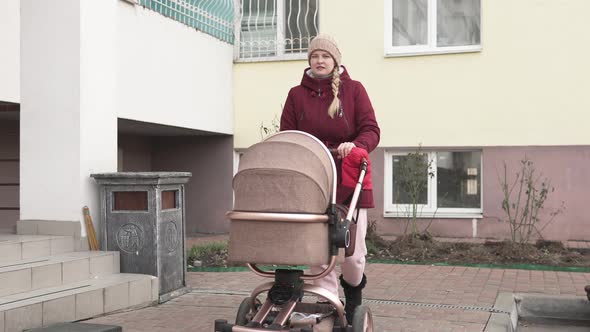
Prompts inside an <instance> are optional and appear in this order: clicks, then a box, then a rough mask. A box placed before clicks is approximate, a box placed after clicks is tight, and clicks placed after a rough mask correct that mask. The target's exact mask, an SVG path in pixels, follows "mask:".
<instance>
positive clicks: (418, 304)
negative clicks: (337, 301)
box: [191, 289, 511, 315]
mask: <svg viewBox="0 0 590 332" xmlns="http://www.w3.org/2000/svg"><path fill="white" fill-rule="evenodd" d="M191 293H193V294H210V295H214V294H218V295H243V296H249V295H250V293H249V292H244V291H229V290H222V289H193V290H192V291H191ZM343 300H344V299H343ZM363 303H374V304H390V305H405V306H413V307H425V308H444V309H456V310H469V311H484V312H491V313H499V314H507V315H510V314H511V313H510V312H509V311H505V310H499V309H495V308H490V307H478V306H469V305H455V304H439V303H424V302H406V301H395V300H381V299H363Z"/></svg>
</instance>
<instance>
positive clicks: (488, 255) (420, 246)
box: [188, 232, 590, 268]
mask: <svg viewBox="0 0 590 332" xmlns="http://www.w3.org/2000/svg"><path fill="white" fill-rule="evenodd" d="M367 248H368V254H367V258H368V259H369V260H383V261H395V262H407V263H417V264H420V263H424V264H434V263H447V264H451V265H468V264H490V265H515V264H527V265H528V264H533V265H544V266H552V267H585V268H588V267H590V250H588V249H569V248H565V247H564V245H563V244H562V243H561V242H557V241H544V240H539V241H537V242H536V243H527V244H518V243H513V242H511V241H488V242H485V243H465V242H442V241H437V240H436V239H434V238H433V237H432V236H430V235H429V234H427V233H426V234H420V235H417V236H411V235H406V236H400V237H398V238H397V239H395V240H393V241H387V240H384V239H383V238H381V237H379V236H378V235H375V234H374V233H372V232H369V234H368V235H367ZM188 263H189V265H191V266H202V267H228V266H242V265H241V264H240V265H232V264H228V263H227V248H220V249H217V250H206V251H205V252H204V253H202V254H201V255H200V256H198V257H189V261H188Z"/></svg>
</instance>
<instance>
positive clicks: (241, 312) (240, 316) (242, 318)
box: [235, 297, 259, 326]
mask: <svg viewBox="0 0 590 332" xmlns="http://www.w3.org/2000/svg"><path fill="white" fill-rule="evenodd" d="M256 304H257V305H258V304H259V302H258V300H256ZM253 309H256V308H252V305H251V299H250V297H246V298H245V299H243V300H242V303H240V307H239V308H238V313H237V315H236V323H235V324H236V325H240V326H244V325H246V324H248V322H250V320H251V319H252V316H248V314H250V312H251V311H252V310H253Z"/></svg>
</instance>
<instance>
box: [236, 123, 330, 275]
mask: <svg viewBox="0 0 590 332" xmlns="http://www.w3.org/2000/svg"><path fill="white" fill-rule="evenodd" d="M335 179H336V167H335V165H334V161H333V159H332V157H331V154H330V152H329V151H328V149H327V148H326V147H325V146H324V145H323V144H322V143H321V142H320V141H319V140H317V139H316V138H315V137H313V136H312V135H309V134H307V133H304V132H300V131H284V132H280V133H277V134H275V135H273V136H271V137H269V138H268V139H266V140H265V141H263V142H261V143H258V144H255V145H253V146H251V147H250V148H249V149H247V150H246V151H245V152H244V154H243V155H242V157H241V159H240V165H239V169H238V172H237V174H236V175H235V176H234V179H233V188H234V199H235V201H234V210H233V211H232V212H231V213H229V214H228V216H229V218H230V241H229V259H230V260H231V261H237V262H247V263H256V264H284V265H299V264H327V263H328V262H329V261H330V257H331V256H330V253H329V239H328V236H329V235H328V234H329V232H328V216H327V214H326V213H327V209H328V207H329V206H330V204H331V203H335V195H336V186H335Z"/></svg>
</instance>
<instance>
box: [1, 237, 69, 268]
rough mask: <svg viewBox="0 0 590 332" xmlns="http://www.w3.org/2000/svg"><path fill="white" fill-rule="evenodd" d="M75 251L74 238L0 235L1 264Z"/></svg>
mask: <svg viewBox="0 0 590 332" xmlns="http://www.w3.org/2000/svg"><path fill="white" fill-rule="evenodd" d="M72 251H74V238H73V237H72V236H57V235H17V234H0V262H5V261H16V260H21V259H29V258H37V257H46V256H51V255H57V254H61V253H65V252H72Z"/></svg>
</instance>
